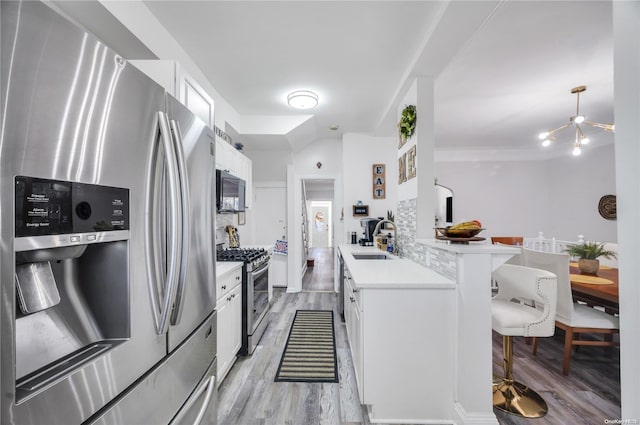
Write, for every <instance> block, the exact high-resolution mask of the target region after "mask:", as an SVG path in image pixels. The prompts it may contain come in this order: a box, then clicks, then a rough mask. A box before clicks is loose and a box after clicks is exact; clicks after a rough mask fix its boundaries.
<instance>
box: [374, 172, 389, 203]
mask: <svg viewBox="0 0 640 425" xmlns="http://www.w3.org/2000/svg"><path fill="white" fill-rule="evenodd" d="M385 179H386V177H385V172H384V164H373V199H384V198H385V196H386V190H385V187H386V186H385V185H386V181H385Z"/></svg>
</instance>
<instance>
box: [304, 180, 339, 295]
mask: <svg viewBox="0 0 640 425" xmlns="http://www.w3.org/2000/svg"><path fill="white" fill-rule="evenodd" d="M333 186H334V181H333V180H315V179H314V180H303V191H302V193H303V196H304V200H303V203H304V206H303V214H306V216H305V217H304V219H303V223H304V224H303V225H304V226H305V227H306V229H305V231H304V232H303V234H306V235H308V240H307V241H303V243H306V245H307V246H306V249H305V252H306V271H305V273H304V276H303V278H302V290H303V291H310V292H325V291H327V292H328V291H330V292H333V287H334V282H333V280H334V276H333V275H334V266H333V244H334V237H333V233H334V232H333V231H334V225H333V196H334V190H333V189H334V188H333Z"/></svg>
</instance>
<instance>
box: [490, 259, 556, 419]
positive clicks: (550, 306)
mask: <svg viewBox="0 0 640 425" xmlns="http://www.w3.org/2000/svg"><path fill="white" fill-rule="evenodd" d="M493 279H495V280H496V281H497V282H498V288H499V290H498V293H497V294H496V295H495V296H494V297H493V298H492V299H491V319H492V324H491V326H492V328H493V330H494V331H496V332H498V333H499V334H501V335H502V349H503V367H504V377H503V378H499V379H495V378H494V382H493V406H494V407H495V408H496V409H499V410H502V411H504V412H508V413H512V414H514V415H518V416H522V417H526V418H539V417H542V416H544V415H545V414H546V413H547V411H548V408H547V404H546V402H545V401H544V399H543V398H542V397H541V396H540V395H539V394H538V393H537V392H535V391H534V390H532V389H531V388H529V387H528V386H526V385H524V384H522V383H520V382H517V381H515V380H514V378H513V339H512V338H513V337H514V336H524V337H548V336H552V335H553V333H554V331H555V324H554V322H555V316H556V305H557V302H556V301H557V300H556V297H557V289H556V286H557V278H556V275H555V274H553V273H551V272H548V271H546V270H539V269H533V268H530V267H524V266H518V265H514V264H503V265H502V266H500V267H499V268H497V269H496V270H495V271H494V272H493ZM530 300H534V301H535V305H531V304H529V303H528V301H530Z"/></svg>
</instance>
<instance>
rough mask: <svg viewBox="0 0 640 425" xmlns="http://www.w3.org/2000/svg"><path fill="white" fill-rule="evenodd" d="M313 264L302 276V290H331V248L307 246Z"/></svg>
mask: <svg viewBox="0 0 640 425" xmlns="http://www.w3.org/2000/svg"><path fill="white" fill-rule="evenodd" d="M309 258H313V260H314V266H313V267H308V268H307V271H306V272H305V274H304V276H303V277H302V290H303V291H330V292H332V291H333V248H309Z"/></svg>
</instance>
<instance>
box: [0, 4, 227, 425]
mask: <svg viewBox="0 0 640 425" xmlns="http://www.w3.org/2000/svg"><path fill="white" fill-rule="evenodd" d="M0 7H1V19H2V21H1V27H0V28H1V43H2V46H1V55H2V58H1V81H0V84H1V87H2V92H1V96H2V97H1V106H2V116H1V119H2V133H1V136H0V137H1V139H0V201H1V202H0V235H1V237H2V239H1V244H0V253H1V258H0V277H1V288H0V342H1V351H0V379H1V387H2V402H1V405H0V409H1V410H0V423H2V424H3V425H4V424H20V425H30V424H33V425H35V424H47V425H50V424H64V425H73V424H85V423H86V424H91V423H96V424H127V425H134V424H145V425H148V424H168V423H176V424H183V423H184V424H186V423H189V424H192V423H203V424H211V423H215V416H216V413H215V410H216V409H215V399H216V394H215V375H214V374H215V370H216V363H215V361H216V358H215V356H216V345H215V344H216V314H215V311H214V306H215V299H216V295H215V269H214V267H215V262H214V260H213V258H214V257H213V255H214V246H215V240H214V238H215V223H214V220H215V213H214V209H213V205H214V202H215V196H214V195H215V192H214V191H215V161H214V156H213V155H214V146H215V144H214V136H213V132H212V131H211V130H210V129H209V128H207V127H206V126H205V124H204V123H203V122H202V121H200V120H199V119H198V118H196V117H195V116H194V115H193V114H191V113H190V111H188V110H187V109H186V108H185V107H184V106H182V105H181V104H180V103H179V102H178V101H176V100H175V99H173V98H172V97H171V96H169V95H168V94H166V93H165V91H164V90H163V89H162V88H161V87H160V86H158V85H157V84H156V83H155V82H153V81H151V80H150V79H148V78H147V77H146V76H145V75H143V74H142V73H141V72H140V71H138V70H137V69H136V68H135V67H134V66H132V65H130V64H129V63H127V61H126V60H124V59H123V58H122V57H120V56H119V55H118V54H117V53H115V52H113V51H112V50H110V49H109V48H107V47H106V46H105V45H104V44H103V43H102V42H100V41H99V40H98V39H97V38H95V37H94V36H93V35H91V34H89V33H87V32H86V31H85V30H83V29H82V28H80V27H78V26H76V25H74V24H72V23H70V22H69V21H67V20H66V19H65V18H63V17H62V16H60V15H59V14H57V13H56V12H55V11H53V10H52V9H51V8H49V7H48V6H47V5H46V4H43V3H41V2H34V1H25V2H17V1H16V2H14V1H10V2H6V1H2V2H0Z"/></svg>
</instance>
